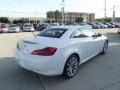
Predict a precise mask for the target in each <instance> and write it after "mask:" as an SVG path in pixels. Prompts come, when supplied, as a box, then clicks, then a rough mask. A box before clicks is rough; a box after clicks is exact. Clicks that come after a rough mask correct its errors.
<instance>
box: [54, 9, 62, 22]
mask: <svg viewBox="0 0 120 90" xmlns="http://www.w3.org/2000/svg"><path fill="white" fill-rule="evenodd" d="M54 19H55V22H60V21H61V13H60V12H59V11H58V10H56V11H55V12H54Z"/></svg>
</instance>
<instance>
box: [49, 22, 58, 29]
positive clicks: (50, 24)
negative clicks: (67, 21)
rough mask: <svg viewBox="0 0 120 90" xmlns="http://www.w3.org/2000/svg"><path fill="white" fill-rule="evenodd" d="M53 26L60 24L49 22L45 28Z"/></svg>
mask: <svg viewBox="0 0 120 90" xmlns="http://www.w3.org/2000/svg"><path fill="white" fill-rule="evenodd" d="M53 26H60V24H59V23H49V24H48V25H47V28H50V27H53Z"/></svg>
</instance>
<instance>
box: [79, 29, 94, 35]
mask: <svg viewBox="0 0 120 90" xmlns="http://www.w3.org/2000/svg"><path fill="white" fill-rule="evenodd" d="M81 32H82V33H84V34H85V35H86V36H89V37H91V36H93V35H96V33H95V32H94V31H93V30H91V29H81Z"/></svg>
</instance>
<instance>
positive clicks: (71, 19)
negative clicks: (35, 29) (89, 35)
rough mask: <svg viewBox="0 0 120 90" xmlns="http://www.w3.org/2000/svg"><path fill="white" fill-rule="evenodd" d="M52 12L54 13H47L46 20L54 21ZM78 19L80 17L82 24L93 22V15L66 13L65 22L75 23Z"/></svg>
mask: <svg viewBox="0 0 120 90" xmlns="http://www.w3.org/2000/svg"><path fill="white" fill-rule="evenodd" d="M54 12H55V11H49V12H47V19H49V20H50V21H54V20H55V16H54ZM78 17H82V18H83V22H94V21H95V14H94V13H80V12H66V13H65V22H75V21H76V18H78Z"/></svg>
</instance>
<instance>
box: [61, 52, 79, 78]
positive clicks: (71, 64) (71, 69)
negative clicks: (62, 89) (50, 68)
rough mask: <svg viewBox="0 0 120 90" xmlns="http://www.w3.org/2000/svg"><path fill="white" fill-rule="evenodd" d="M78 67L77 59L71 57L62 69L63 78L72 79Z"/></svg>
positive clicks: (74, 56) (73, 56) (76, 57)
mask: <svg viewBox="0 0 120 90" xmlns="http://www.w3.org/2000/svg"><path fill="white" fill-rule="evenodd" d="M78 67H79V57H78V56H77V55H75V54H73V55H71V56H70V57H69V58H68V60H67V62H66V64H65V67H64V71H63V77H64V78H67V79H69V78H72V77H74V76H75V75H76V73H77V71H78Z"/></svg>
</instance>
